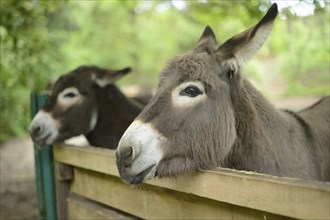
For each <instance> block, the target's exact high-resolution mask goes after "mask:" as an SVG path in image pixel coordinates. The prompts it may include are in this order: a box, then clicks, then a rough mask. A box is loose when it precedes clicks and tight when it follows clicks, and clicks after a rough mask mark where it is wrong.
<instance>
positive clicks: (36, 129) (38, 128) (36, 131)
mask: <svg viewBox="0 0 330 220" xmlns="http://www.w3.org/2000/svg"><path fill="white" fill-rule="evenodd" d="M40 133H41V126H36V127H34V128H33V129H32V131H31V135H32V136H33V137H36V136H38V135H40Z"/></svg>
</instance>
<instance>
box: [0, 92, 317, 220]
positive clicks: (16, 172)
mask: <svg viewBox="0 0 330 220" xmlns="http://www.w3.org/2000/svg"><path fill="white" fill-rule="evenodd" d="M317 99H318V98H317V97H303V98H292V99H276V100H273V101H272V102H273V103H275V105H276V106H277V107H279V108H288V109H292V110H299V109H301V108H304V107H306V106H308V105H309V104H312V103H313V102H315V101H316V100H317ZM0 174H1V176H0V184H1V185H0V192H1V195H0V201H1V206H0V219H1V220H7V219H8V220H9V219H24V220H25V219H37V199H36V186H35V173H34V153H33V145H32V142H31V140H30V139H28V138H25V139H14V140H11V141H9V142H7V143H5V144H3V145H1V146H0Z"/></svg>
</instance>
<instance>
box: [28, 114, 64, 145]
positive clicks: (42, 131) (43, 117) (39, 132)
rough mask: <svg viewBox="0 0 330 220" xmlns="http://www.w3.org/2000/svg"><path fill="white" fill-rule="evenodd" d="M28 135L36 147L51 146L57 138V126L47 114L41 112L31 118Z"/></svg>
mask: <svg viewBox="0 0 330 220" xmlns="http://www.w3.org/2000/svg"><path fill="white" fill-rule="evenodd" d="M29 133H30V136H31V138H32V140H33V142H34V143H36V144H37V145H39V146H45V145H51V144H52V143H53V142H54V141H55V140H56V138H57V137H58V134H59V132H58V124H57V122H56V121H55V120H54V119H53V117H52V116H51V115H50V114H49V113H47V112H44V111H42V110H41V111H39V112H38V114H37V115H36V116H35V117H34V118H33V120H32V122H31V124H30V127H29Z"/></svg>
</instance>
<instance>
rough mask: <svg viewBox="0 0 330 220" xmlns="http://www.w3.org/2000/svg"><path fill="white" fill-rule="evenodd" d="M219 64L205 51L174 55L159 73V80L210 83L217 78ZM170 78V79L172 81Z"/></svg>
mask: <svg viewBox="0 0 330 220" xmlns="http://www.w3.org/2000/svg"><path fill="white" fill-rule="evenodd" d="M218 68H219V65H218V64H217V62H216V60H215V57H214V56H212V55H209V54H207V53H197V54H196V53H192V54H188V55H183V56H180V57H176V58H175V59H173V60H172V61H170V63H169V64H168V67H167V68H166V69H165V70H164V71H163V72H162V73H161V76H160V81H167V80H168V79H172V80H175V81H178V82H179V83H181V82H184V81H201V82H203V83H205V84H208V85H212V84H213V83H214V80H215V78H219V77H218V76H219V75H218V73H219V70H218ZM172 80H171V81H172Z"/></svg>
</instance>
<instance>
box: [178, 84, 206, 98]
mask: <svg viewBox="0 0 330 220" xmlns="http://www.w3.org/2000/svg"><path fill="white" fill-rule="evenodd" d="M201 94H203V92H202V91H201V90H200V89H199V88H198V87H196V86H188V87H186V88H185V89H184V90H182V91H181V92H180V95H181V96H189V97H192V98H193V97H196V96H198V95H201Z"/></svg>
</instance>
